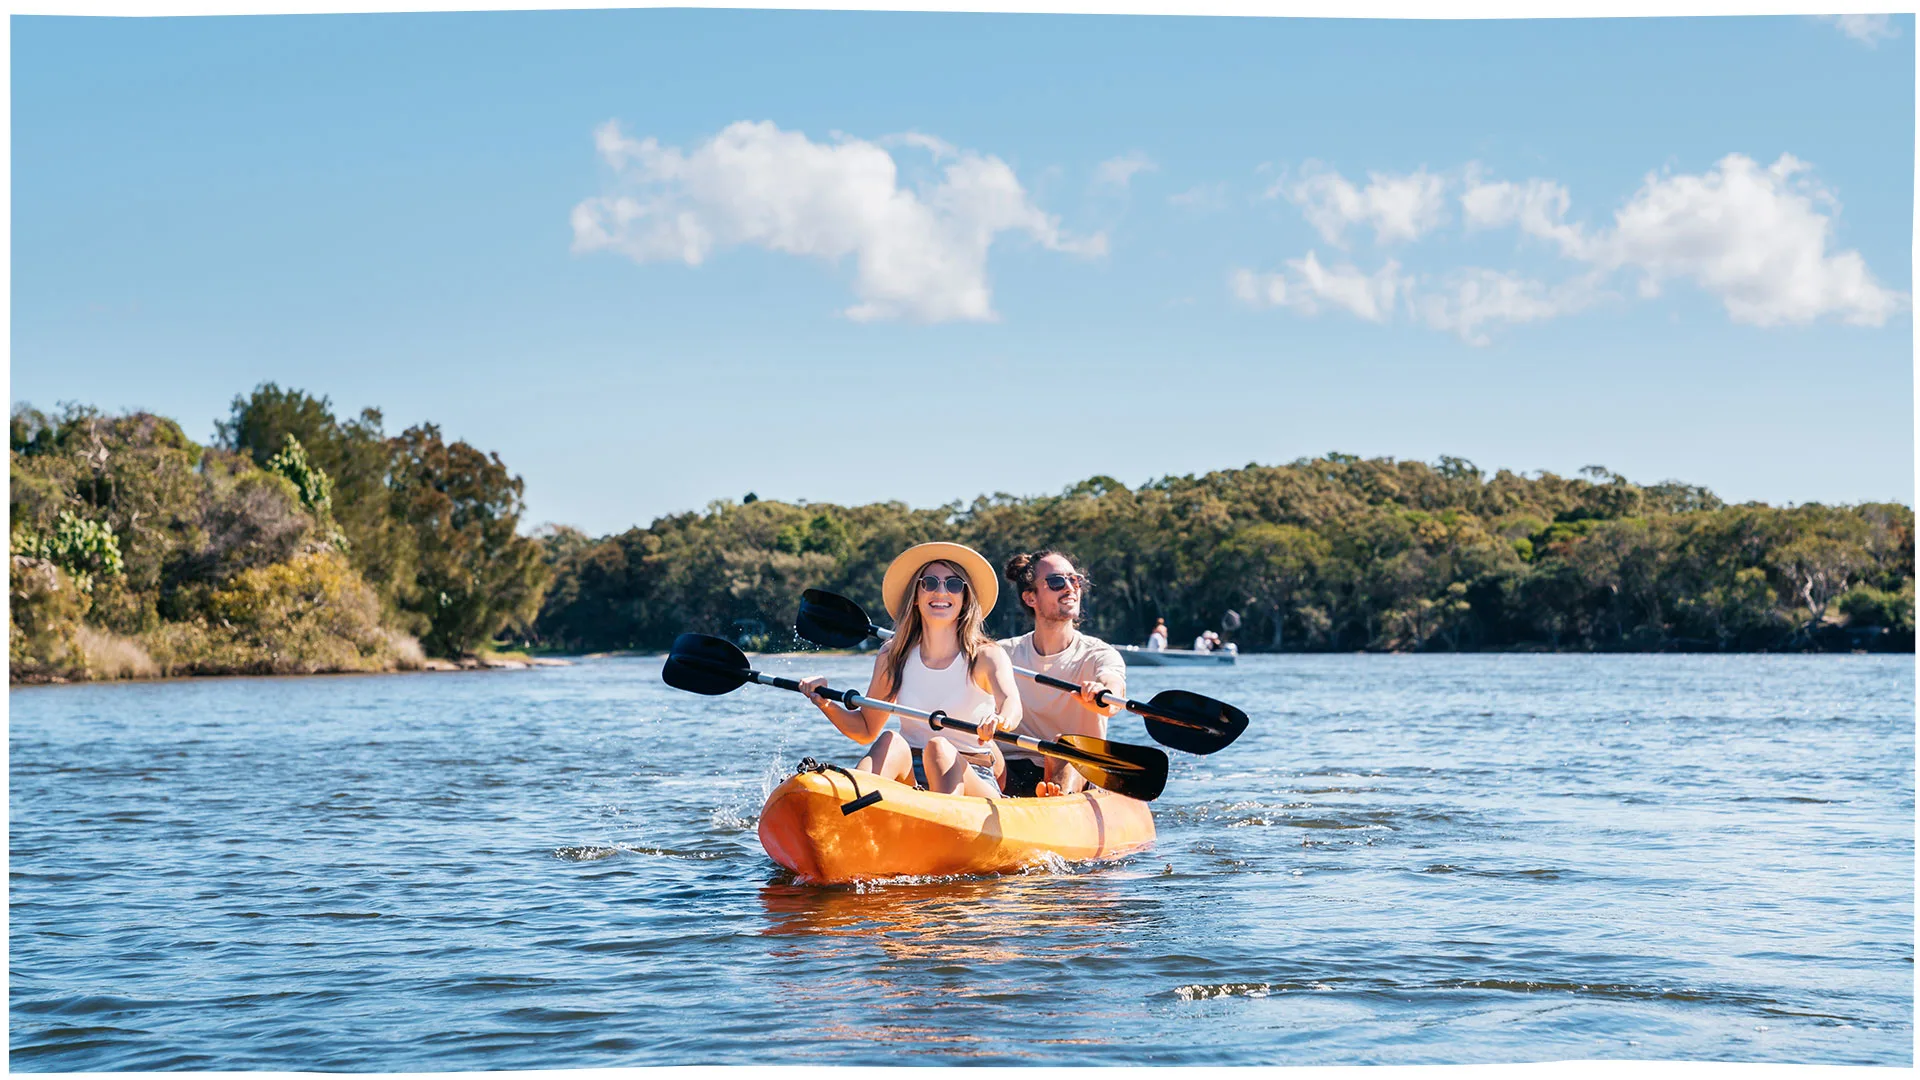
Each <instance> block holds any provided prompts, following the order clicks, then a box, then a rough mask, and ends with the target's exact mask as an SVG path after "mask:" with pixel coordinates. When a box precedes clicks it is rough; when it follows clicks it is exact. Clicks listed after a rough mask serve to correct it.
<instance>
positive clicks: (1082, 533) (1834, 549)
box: [531, 454, 1914, 651]
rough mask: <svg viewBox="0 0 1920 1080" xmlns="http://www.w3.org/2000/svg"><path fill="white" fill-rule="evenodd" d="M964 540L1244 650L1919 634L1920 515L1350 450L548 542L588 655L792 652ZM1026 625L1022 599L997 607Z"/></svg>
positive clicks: (567, 627) (1107, 631) (1097, 614)
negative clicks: (1019, 557) (845, 607)
mask: <svg viewBox="0 0 1920 1080" xmlns="http://www.w3.org/2000/svg"><path fill="white" fill-rule="evenodd" d="M922 540H953V541H958V542H960V543H964V544H967V545H970V546H972V547H974V548H976V549H977V550H979V551H981V552H982V553H984V554H986V555H987V556H988V558H989V559H992V560H995V561H1000V560H1004V559H1005V558H1006V557H1007V556H1008V555H1010V554H1011V553H1013V552H1016V551H1024V550H1033V549H1035V548H1039V547H1042V546H1052V547H1055V548H1059V549H1061V550H1064V551H1066V552H1067V553H1068V554H1069V555H1071V556H1072V557H1073V558H1074V559H1075V560H1076V561H1077V562H1078V563H1079V564H1080V565H1081V566H1082V568H1083V569H1084V570H1085V571H1086V572H1087V574H1088V576H1089V577H1090V578H1091V579H1092V581H1093V583H1094V585H1093V588H1092V590H1091V592H1090V593H1089V596H1088V599H1087V603H1086V605H1085V608H1086V620H1085V624H1084V625H1085V629H1087V630H1088V631H1089V632H1091V633H1093V634H1096V635H1098V636H1100V637H1102V638H1105V639H1107V640H1110V641H1114V642H1121V643H1125V642H1139V641H1142V640H1144V638H1145V636H1146V634H1147V631H1148V629H1149V628H1150V627H1151V626H1152V625H1153V623H1154V621H1155V620H1156V619H1160V618H1164V619H1165V620H1166V621H1167V623H1168V626H1169V628H1170V629H1171V631H1172V636H1173V639H1174V641H1175V642H1176V643H1179V642H1181V641H1183V640H1187V639H1191V638H1192V637H1193V636H1195V635H1197V634H1198V633H1199V632H1200V631H1202V630H1205V629H1216V630H1224V631H1225V634H1224V636H1225V637H1227V638H1228V639H1229V640H1234V641H1237V643H1238V644H1239V646H1240V648H1241V649H1242V650H1243V651H1276V650H1288V651H1294V650H1315V651H1331V650H1479V649H1556V650H1639V651H1651V650H1695V651H1754V650H1794V649H1798V650H1806V649H1837V648H1869V649H1902V650H1911V649H1912V648H1913V559H1914V553H1913V545H1914V534H1913V511H1912V509H1911V508H1909V507H1906V506H1904V505H1901V504H1898V503H1871V504H1862V505H1858V506H1842V507H1828V506H1820V505H1805V506H1796V507H1788V508H1776V507H1770V506H1766V505H1762V504H1758V503H1748V504H1744V505H1739V506H1729V505H1726V504H1725V503H1723V502H1722V501H1721V500H1720V499H1719V498H1717V497H1715V496H1714V495H1713V493H1712V492H1710V491H1708V490H1706V489H1704V488H1700V487H1695V486H1691V485H1687V484H1680V483H1661V484H1653V485H1639V484H1634V483H1632V482H1630V481H1628V480H1627V479H1626V478H1625V477H1622V476H1619V475H1616V474H1614V473H1612V472H1610V471H1608V470H1606V469H1604V468H1598V467H1595V468H1589V469H1586V470H1582V475H1580V476H1577V477H1572V478H1564V477H1560V476H1556V475H1553V474H1551V473H1543V474H1540V475H1538V476H1534V477H1526V476H1520V475H1516V474H1515V473H1512V472H1509V471H1506V470H1501V471H1499V472H1497V473H1495V474H1493V475H1492V476H1488V475H1486V474H1485V473H1484V472H1482V471H1481V470H1480V469H1478V468H1476V467H1475V466H1474V465H1473V464H1472V463H1470V462H1467V461H1464V460H1461V459H1458V458H1442V459H1440V461H1439V462H1438V463H1437V464H1433V465H1429V464H1426V463H1423V462H1417V461H1394V460H1392V459H1386V458H1382V459H1369V460H1362V459H1360V458H1358V457H1355V456H1352V455H1347V454H1328V455H1326V456H1324V457H1320V458H1313V459H1302V460H1299V461H1295V462H1292V463H1291V464H1287V465H1257V464H1256V465H1248V466H1247V467H1246V468H1243V469H1229V470H1223V471H1219V472H1213V473H1208V474H1206V475H1204V476H1198V477H1195V476H1182V477H1167V478H1164V479H1160V480H1156V481H1153V482H1151V483H1148V484H1145V485H1142V486H1141V487H1139V488H1135V489H1129V488H1128V487H1127V486H1126V485H1124V484H1122V483H1120V482H1119V481H1117V480H1114V479H1113V478H1111V477H1106V476H1097V477H1094V478H1092V479H1089V480H1086V481H1083V482H1081V483H1079V484H1076V485H1074V486H1073V487H1071V488H1069V489H1068V490H1066V491H1064V492H1062V493H1060V494H1058V495H1049V496H1041V497H1037V498H1029V497H1016V496H1012V495H1006V494H997V495H994V496H991V497H981V498H978V499H975V500H974V501H973V502H972V503H971V504H970V505H962V504H957V503H956V504H953V505H949V506H944V507H939V508H934V509H921V510H915V509H911V508H909V507H908V506H906V505H905V504H902V503H898V502H888V503H878V504H872V505H867V506H854V507H843V506H835V505H826V504H808V505H792V504H786V503H780V502H774V501H770V500H760V499H756V498H755V497H753V496H752V495H748V496H747V497H745V498H744V499H742V500H740V501H739V502H734V501H731V500H727V501H720V502H715V503H713V504H711V505H710V506H708V507H707V508H706V509H705V510H704V511H702V512H698V513H683V514H674V515H669V516H666V517H662V518H660V519H658V520H656V521H654V522H653V523H652V524H651V525H649V526H647V527H645V528H639V527H636V528H633V529H629V530H627V531H626V532H623V533H620V534H618V535H614V536H607V537H602V538H598V539H594V538H590V537H587V536H586V535H584V534H582V533H580V532H578V531H576V530H572V529H555V530H551V531H550V532H549V533H548V534H547V535H546V536H545V537H544V543H545V544H546V546H547V558H548V560H549V561H550V562H551V563H552V564H553V566H554V584H553V586H552V588H551V590H550V591H549V592H548V593H547V595H546V597H545V599H544V601H543V603H542V606H541V610H540V614H539V616H538V618H537V619H536V620H535V622H534V625H533V627H532V629H531V635H532V637H534V638H535V639H537V640H539V641H542V642H544V643H547V644H549V645H552V646H555V647H561V648H568V649H585V650H608V649H659V648H664V647H665V646H666V645H668V644H669V643H670V642H671V641H672V639H673V636H674V635H675V634H677V633H679V632H681V631H684V630H698V631H702V632H706V633H714V634H722V635H730V636H734V637H736V638H738V639H741V640H743V641H745V642H747V643H748V644H752V645H757V646H760V647H764V648H780V647H789V646H791V645H793V644H794V641H793V638H792V636H791V624H792V620H793V613H794V610H795V608H796V606H797V604H798V601H799V596H800V593H801V591H802V590H803V589H806V588H810V587H819V588H826V589H831V590H833V591H835V592H840V593H844V594H847V595H849V596H851V597H852V598H854V599H855V600H856V601H858V602H859V603H861V604H862V605H864V606H866V607H867V608H868V609H869V610H870V611H874V612H876V613H877V612H880V611H882V610H884V609H883V608H882V607H881V605H880V577H881V574H882V573H883V572H884V570H885V568H886V565H887V563H888V562H889V561H890V560H891V559H892V558H893V556H894V555H896V554H897V553H899V552H900V551H901V550H902V549H904V548H905V547H907V546H908V545H909V544H912V543H915V542H918V541H922ZM990 627H991V629H993V630H994V631H996V632H997V633H1000V634H1002V635H1011V634H1016V633H1021V632H1024V631H1025V630H1026V629H1028V628H1029V627H1028V626H1027V625H1026V623H1025V620H1024V617H1023V614H1022V612H1021V611H1020V609H1019V606H1018V605H1017V604H1010V603H1003V604H1001V605H1000V607H999V609H998V610H997V611H996V612H995V613H994V615H993V616H992V618H991V620H990Z"/></svg>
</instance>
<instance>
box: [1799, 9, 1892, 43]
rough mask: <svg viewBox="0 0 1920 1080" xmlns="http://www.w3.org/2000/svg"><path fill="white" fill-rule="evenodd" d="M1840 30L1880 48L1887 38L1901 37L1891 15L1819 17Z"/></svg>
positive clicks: (1855, 38)
mask: <svg viewBox="0 0 1920 1080" xmlns="http://www.w3.org/2000/svg"><path fill="white" fill-rule="evenodd" d="M1815 17H1816V18H1819V19H1824V20H1826V21H1828V22H1831V23H1833V24H1834V25H1835V26H1838V27H1839V28H1840V32H1841V33H1843V34H1845V35H1847V36H1848V37H1850V38H1852V39H1854V40H1855V41H1861V42H1865V43H1866V44H1867V45H1869V46H1872V47H1874V48H1878V47H1879V45H1880V42H1882V41H1883V40H1885V39H1887V38H1896V37H1899V36H1900V28H1899V27H1897V26H1895V25H1893V16H1891V15H1818V16H1815Z"/></svg>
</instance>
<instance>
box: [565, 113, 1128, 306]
mask: <svg viewBox="0 0 1920 1080" xmlns="http://www.w3.org/2000/svg"><path fill="white" fill-rule="evenodd" d="M886 141H891V142H895V143H896V144H900V145H906V146H909V147H914V148H918V149H922V150H926V151H927V152H929V153H931V154H932V155H933V156H934V158H935V160H936V161H937V162H944V166H943V167H942V168H941V170H940V173H939V180H938V181H937V182H934V183H930V184H926V185H922V186H920V187H918V188H907V187H902V186H901V184H900V182H899V169H898V166H897V164H896V163H895V161H894V159H893V156H892V155H891V154H890V153H889V152H888V151H887V150H886V149H885V148H884V147H883V146H882V145H881V144H880V143H877V142H869V141H866V140H862V139H858V138H852V137H849V136H844V135H843V136H838V137H837V140H836V141H834V142H831V143H818V142H814V141H812V140H811V139H809V138H807V137H806V136H805V135H804V134H801V133H800V132H795V131H782V130H780V129H779V128H778V127H776V126H775V125H773V124H771V123H767V122H757V123H756V122H749V121H741V122H739V123H735V124H731V125H729V126H727V127H726V128H724V129H723V130H721V131H720V132H719V133H717V134H715V135H714V136H713V137H711V138H709V139H707V140H706V141H704V142H702V143H700V144H699V145H698V146H695V147H693V148H692V149H691V150H688V151H683V150H681V149H679V148H677V147H670V146H662V145H661V144H660V143H659V142H658V141H657V140H655V139H653V138H646V139H638V140H636V139H633V138H631V137H629V136H627V135H626V134H624V133H623V132H622V131H621V130H620V127H619V125H618V124H617V123H615V122H608V123H607V124H604V125H602V126H601V127H600V128H599V129H598V130H597V131H596V132H595V133H594V145H595V147H596V148H597V149H598V151H599V153H600V156H601V158H602V159H603V160H604V161H605V162H606V163H607V164H608V165H609V166H610V167H611V168H612V170H613V173H614V176H615V179H616V183H615V186H614V189H613V190H611V191H609V192H608V193H606V194H603V195H599V196H596V197H593V198H589V199H585V200H583V201H581V202H580V203H579V204H577V205H576V206H575V207H574V208H573V213H572V225H573V250H574V251H575V252H596V251H612V252H617V253H619V254H623V255H626V256H627V257H628V258H631V259H633V260H634V261H636V262H643V263H644V262H655V261H678V262H683V263H685V264H687V265H688V266H699V265H701V264H702V263H704V262H705V261H706V260H707V258H708V257H709V256H711V255H712V254H713V253H714V252H716V251H718V250H722V249H725V248H728V247H735V246H755V247H762V248H765V249H767V250H770V251H778V252H783V253H785V254H790V255H802V256H810V257H813V258H818V259H822V260H826V261H829V262H837V261H839V260H841V259H843V258H846V257H848V256H851V257H852V258H853V259H854V263H855V266H856V272H855V277H854V293H855V295H856V296H857V297H858V298H859V302H858V303H856V304H854V305H853V306H851V307H849V308H847V309H846V310H845V312H844V314H845V315H846V316H847V317H848V318H850V319H855V320H870V319H891V318H911V319H917V320H920V321H923V322H944V321H950V320H992V319H994V318H996V317H997V316H996V315H995V313H994V310H993V304H992V292H991V289H990V288H989V286H988V283H987V254H988V251H989V249H990V248H991V247H992V245H993V242H994V240H995V239H996V238H997V237H998V236H999V235H1000V234H1001V233H1016V234H1023V235H1026V236H1028V237H1030V238H1031V239H1032V240H1033V241H1034V242H1036V243H1038V244H1039V245H1040V246H1042V247H1044V248H1046V249H1048V250H1051V251H1059V252H1066V253H1070V254H1076V255H1087V256H1098V255H1103V254H1105V252H1106V237H1105V235H1104V234H1101V233H1095V234H1093V235H1092V236H1088V237H1075V236H1071V235H1069V234H1067V233H1066V232H1064V231H1063V230H1062V229H1061V228H1060V223H1059V219H1058V218H1057V217H1055V216H1054V215H1051V214H1047V213H1045V212H1043V211H1042V210H1040V208H1039V207H1037V206H1035V205H1034V204H1033V202H1032V200H1031V199H1030V198H1029V197H1028V195H1027V192H1026V190H1025V189H1024V188H1023V187H1022V186H1021V184H1020V181H1019V179H1018V178H1017V177H1016V176H1015V175H1014V171H1013V169H1012V168H1011V167H1009V166H1008V165H1007V164H1006V162H1004V161H1002V160H1000V159H999V158H997V157H994V156H992V155H990V154H980V153H976V152H974V151H971V150H960V149H957V148H955V147H953V146H951V145H949V144H947V143H946V142H944V141H942V140H939V139H937V138H934V137H933V136H929V135H921V134H917V133H915V134H908V135H904V136H895V137H893V138H892V139H889V140H886Z"/></svg>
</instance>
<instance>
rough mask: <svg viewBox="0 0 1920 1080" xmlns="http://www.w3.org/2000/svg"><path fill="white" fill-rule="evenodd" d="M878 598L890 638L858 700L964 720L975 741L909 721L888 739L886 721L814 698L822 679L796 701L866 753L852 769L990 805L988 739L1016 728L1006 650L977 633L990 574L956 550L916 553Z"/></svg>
mask: <svg viewBox="0 0 1920 1080" xmlns="http://www.w3.org/2000/svg"><path fill="white" fill-rule="evenodd" d="M880 595H881V597H882V599H884V600H885V601H886V604H887V612H888V614H890V615H892V616H893V624H894V625H895V626H896V627H899V630H898V632H897V633H895V634H894V636H893V637H892V638H891V639H889V640H888V641H887V643H886V644H885V645H883V646H881V647H880V655H878V656H876V657H874V660H873V677H872V679H870V680H869V681H868V683H867V696H868V697H870V698H873V699H875V700H877V701H892V702H895V703H897V704H901V705H910V706H912V707H913V708H916V709H920V710H923V711H926V712H935V711H940V712H945V713H946V714H947V715H949V716H952V717H954V718H955V719H959V720H968V721H972V722H973V723H977V724H979V725H980V730H979V733H978V735H971V734H968V733H966V732H964V731H961V730H959V729H958V728H943V729H942V730H941V731H940V733H939V734H935V733H934V730H933V728H932V726H931V725H929V724H928V723H927V721H925V720H922V719H919V718H918V717H912V716H902V717H901V718H900V730H899V731H898V732H895V731H891V730H883V729H885V728H886V724H887V717H888V716H889V715H890V714H889V713H886V712H884V711H882V710H880V709H865V708H863V709H848V708H847V707H846V706H844V705H839V704H835V703H832V702H829V701H827V700H826V699H824V698H821V697H818V696H816V694H815V691H817V690H819V689H820V688H821V687H822V686H824V685H826V682H827V680H826V678H825V677H824V676H813V677H810V678H806V679H802V680H800V690H801V692H802V693H804V694H806V695H807V697H808V699H809V700H811V701H812V702H813V703H814V705H816V706H818V707H819V709H820V711H821V712H823V713H825V714H826V716H827V719H828V720H831V721H832V722H833V726H834V727H836V728H838V729H839V730H840V733H841V734H843V735H845V736H846V737H847V738H849V739H852V740H853V741H854V742H857V743H860V744H861V745H863V746H864V745H866V744H868V743H871V744H872V746H871V747H869V749H868V750H867V755H866V756H865V757H863V758H861V759H860V763H859V764H858V765H856V766H854V768H855V769H857V770H859V771H862V772H870V773H875V774H877V775H880V776H884V777H886V778H887V779H889V780H897V781H899V782H901V783H903V784H915V783H917V784H918V785H919V786H922V787H925V788H927V789H928V790H930V791H937V792H941V793H943V794H950V795H951V794H963V795H978V796H982V797H984V798H989V799H997V798H1000V796H1001V784H1002V781H1003V778H1004V776H1005V774H1006V761H1005V759H1004V758H1002V757H1001V754H1000V747H999V745H998V744H997V743H995V742H994V741H993V733H994V731H995V730H996V729H998V730H1000V731H1012V730H1013V729H1015V728H1017V727H1019V726H1020V716H1021V710H1020V694H1019V691H1017V690H1016V689H1015V688H1014V681H1013V665H1012V664H1011V663H1010V662H1009V661H1008V660H1007V651H1006V650H1005V649H1003V648H1001V647H1000V646H999V645H998V644H996V643H995V642H994V640H993V639H992V638H990V637H988V636H987V633H986V631H985V630H984V629H983V626H984V624H985V623H986V618H987V614H988V613H989V612H991V611H992V610H993V604H994V601H995V600H996V599H998V597H999V595H1000V583H999V582H998V581H995V580H994V576H993V567H992V566H991V565H989V564H988V563H987V560H986V559H985V558H984V557H982V556H981V554H980V553H979V552H977V551H975V550H973V549H972V548H969V547H965V546H963V545H961V544H946V543H931V544H916V545H914V546H913V547H910V548H908V549H907V550H906V551H904V552H902V553H901V554H900V556H899V557H898V558H896V559H894V560H893V563H892V564H891V565H889V566H888V567H887V573H886V577H885V578H883V579H882V580H881V583H880Z"/></svg>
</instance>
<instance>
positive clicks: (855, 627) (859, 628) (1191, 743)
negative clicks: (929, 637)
mask: <svg viewBox="0 0 1920 1080" xmlns="http://www.w3.org/2000/svg"><path fill="white" fill-rule="evenodd" d="M793 628H794V629H795V630H796V631H798V632H799V634H800V636H801V637H803V638H806V639H807V640H808V641H811V642H813V643H814V644H816V645H824V646H826V647H827V648H829V649H851V648H853V647H854V646H855V645H858V644H860V643H861V642H862V641H865V640H866V639H868V638H870V637H877V638H881V639H883V640H884V639H886V638H890V637H892V636H893V631H891V630H884V629H882V628H880V627H878V626H875V625H874V624H873V620H871V619H869V618H867V613H866V611H865V610H864V609H863V608H861V607H860V605H859V604H856V603H854V602H853V601H852V600H849V599H847V598H846V597H844V596H841V595H840V594H839V593H830V592H826V591H825V590H822V589H808V590H807V591H806V592H805V593H802V594H801V596H800V614H799V615H798V616H797V617H796V618H795V619H794V620H793ZM1013 671H1014V674H1016V675H1021V676H1024V677H1025V678H1029V679H1032V680H1033V681H1034V682H1037V683H1039V684H1040V685H1041V686H1050V687H1052V688H1054V689H1055V690H1065V691H1067V692H1068V693H1076V692H1078V691H1079V689H1080V687H1078V686H1076V685H1074V684H1073V683H1070V682H1068V681H1066V680H1065V679H1056V678H1054V677H1053V676H1051V675H1042V674H1040V673H1039V672H1037V671H1028V670H1027V669H1026V668H1022V667H1017V668H1014V669H1013ZM1099 704H1101V705H1102V706H1104V705H1106V704H1107V693H1106V692H1105V691H1102V692H1101V694H1100V699H1099ZM1123 707H1124V708H1125V709H1126V710H1127V711H1128V712H1133V713H1139V714H1140V716H1141V717H1142V718H1144V719H1145V720H1146V722H1147V734H1148V735H1151V736H1153V741H1154V742H1157V743H1159V744H1160V745H1162V746H1171V747H1173V748H1174V749H1175V750H1184V751H1186V752H1187V753H1189V754H1211V753H1214V752H1215V751H1218V750H1225V749H1226V748H1227V747H1228V746H1229V745H1231V744H1232V742H1233V740H1235V739H1237V738H1239V737H1240V733H1241V732H1243V731H1245V730H1247V714H1246V713H1243V712H1241V711H1240V710H1239V709H1236V708H1234V707H1233V706H1232V705H1229V704H1227V703H1226V702H1224V701H1217V700H1215V699H1213V698H1210V697H1207V696H1205V695H1204V694H1196V693H1194V692H1192V691H1191V690H1162V691H1160V692H1159V693H1158V694H1155V695H1154V696H1153V700H1152V701H1150V702H1145V701H1127V702H1126V703H1125V704H1124V706H1123ZM1082 771H1083V772H1084V771H1085V770H1082ZM1101 786H1102V787H1104V786H1105V785H1104V784H1103V785H1101Z"/></svg>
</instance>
